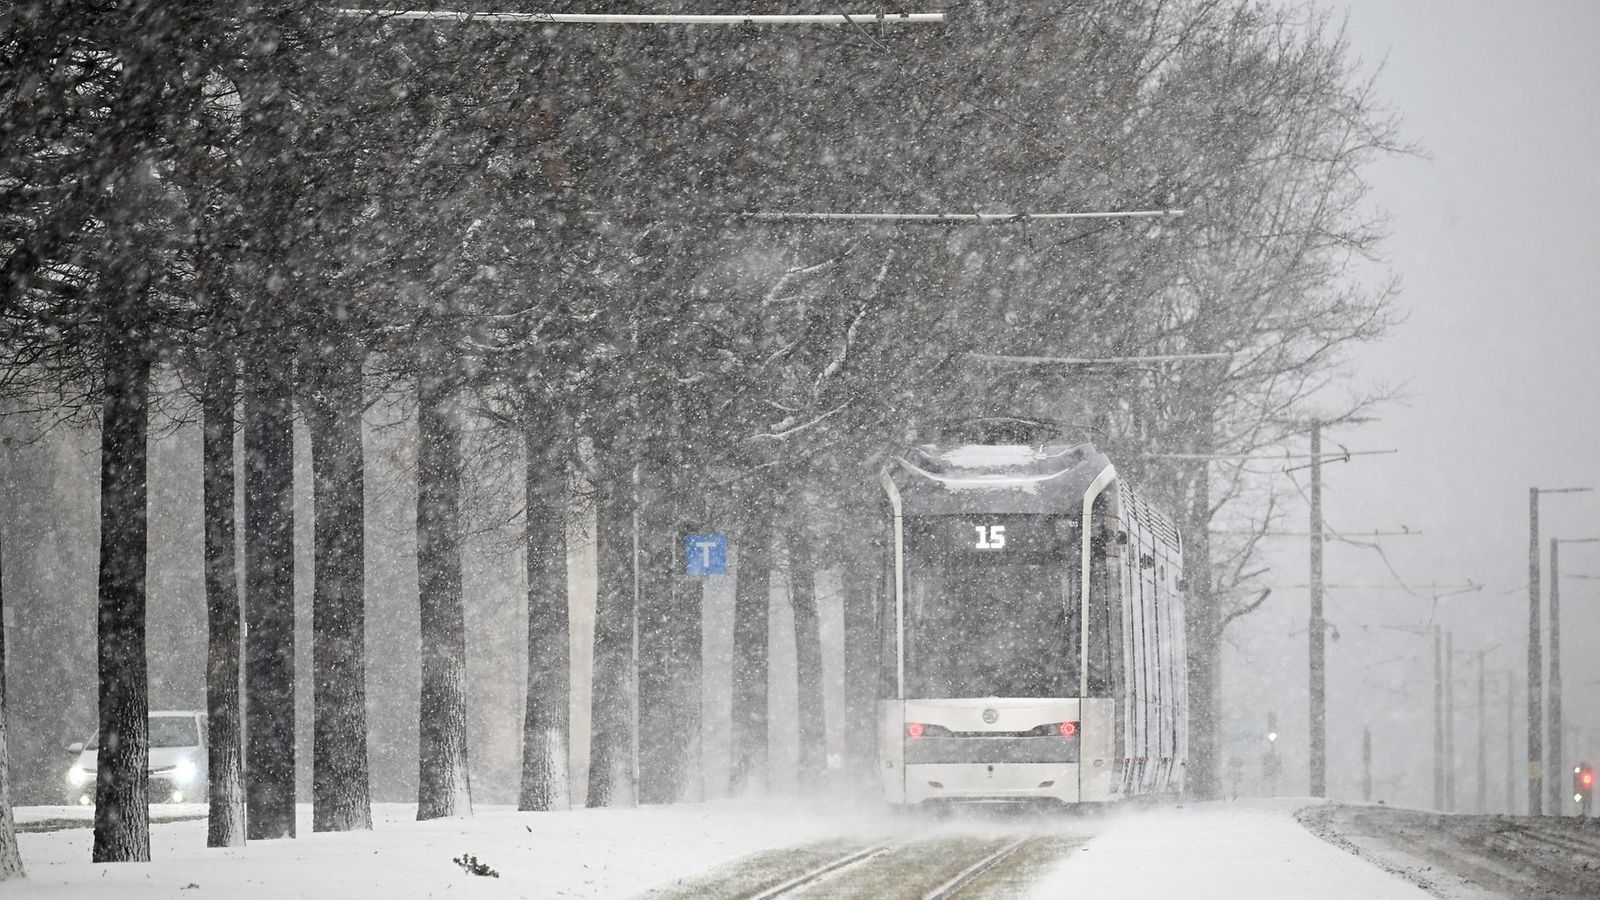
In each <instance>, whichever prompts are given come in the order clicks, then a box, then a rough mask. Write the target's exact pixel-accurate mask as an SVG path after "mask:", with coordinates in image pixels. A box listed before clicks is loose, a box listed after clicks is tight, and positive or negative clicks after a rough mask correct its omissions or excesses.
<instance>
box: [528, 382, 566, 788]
mask: <svg viewBox="0 0 1600 900" xmlns="http://www.w3.org/2000/svg"><path fill="white" fill-rule="evenodd" d="M524 428H525V433H524V443H525V445H526V448H525V449H526V453H527V456H526V493H527V510H526V512H525V514H524V515H525V517H526V520H525V524H524V528H525V541H526V545H527V566H528V686H527V705H526V707H525V709H524V714H523V715H524V717H523V722H522V789H521V792H520V796H519V798H518V801H517V808H518V809H522V810H557V809H566V808H568V807H569V806H570V805H571V802H572V799H571V785H570V782H569V780H568V772H567V754H568V747H569V740H568V735H569V733H570V727H569V723H568V692H569V690H570V686H571V672H570V665H571V655H572V651H571V637H570V633H569V628H568V624H567V528H566V525H567V509H566V482H567V473H566V455H565V452H564V451H565V450H566V449H567V441H566V439H565V436H564V434H563V433H562V430H561V427H560V425H559V424H558V423H556V422H553V421H549V420H544V421H540V420H538V419H537V418H536V417H535V416H534V415H532V414H531V413H530V415H529V421H528V422H527V423H526V424H525V425H524Z"/></svg>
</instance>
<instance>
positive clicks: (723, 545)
mask: <svg viewBox="0 0 1600 900" xmlns="http://www.w3.org/2000/svg"><path fill="white" fill-rule="evenodd" d="M683 562H684V572H685V574H688V575H726V574H728V536H727V535H725V534H691V535H686V536H685V537H684V539H683Z"/></svg>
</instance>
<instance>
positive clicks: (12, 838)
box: [0, 540, 26, 881]
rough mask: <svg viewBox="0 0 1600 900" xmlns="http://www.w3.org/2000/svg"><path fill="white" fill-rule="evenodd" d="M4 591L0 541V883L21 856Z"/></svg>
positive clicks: (15, 872) (17, 874) (15, 871)
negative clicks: (10, 752)
mask: <svg viewBox="0 0 1600 900" xmlns="http://www.w3.org/2000/svg"><path fill="white" fill-rule="evenodd" d="M5 622H6V589H5V542H4V541H3V540H0V881H9V880H10V879H13V878H21V877H22V876H23V875H24V874H26V873H25V872H24V870H23V868H22V853H21V852H20V851H19V850H18V849H17V827H16V823H15V822H13V821H12V819H11V763H10V757H9V756H7V754H6V626H5Z"/></svg>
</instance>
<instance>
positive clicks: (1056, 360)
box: [967, 352, 1239, 366]
mask: <svg viewBox="0 0 1600 900" xmlns="http://www.w3.org/2000/svg"><path fill="white" fill-rule="evenodd" d="M1238 355H1239V353H1238V352H1228V353H1169V354H1162V355H1155V356H1100V357H1088V356H1007V355H1005V354H998V353H969V354H967V358H969V359H975V360H978V361H979V362H992V363H1000V364H1003V365H1013V366H1137V365H1149V364H1152V363H1166V362H1189V361H1192V360H1206V359H1232V358H1233V357H1235V356H1238Z"/></svg>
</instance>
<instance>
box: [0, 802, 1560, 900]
mask: <svg viewBox="0 0 1600 900" xmlns="http://www.w3.org/2000/svg"><path fill="white" fill-rule="evenodd" d="M1312 805H1313V801H1306V800H1259V801H1242V802H1238V803H1196V804H1187V805H1184V806H1180V807H1176V808H1173V807H1155V808H1130V809H1125V810H1121V811H1118V812H1114V813H1108V814H1103V815H1088V816H1082V817H1079V816H1059V815H1057V816H1046V817H1026V816H1024V817H999V818H997V817H992V816H981V815H972V816H968V815H957V816H956V817H954V818H953V819H941V818H936V817H934V816H931V815H912V816H898V817H891V816H887V815H883V814H878V813H865V812H847V811H842V810H840V809H837V808H835V809H832V810H828V811H824V810H822V809H797V808H794V807H793V805H792V804H788V803H767V804H727V803H719V804H702V805H692V806H682V807H672V808H661V807H655V808H645V809H621V810H574V811H572V812H566V813H544V814H533V813H518V812H515V811H513V810H509V809H504V808H489V809H480V810H479V812H478V814H477V815H476V816H474V817H472V818H465V819H449V820H438V821H433V822H425V823H418V822H414V821H412V816H413V808H412V807H409V806H405V805H399V804H380V805H379V806H377V807H376V808H375V811H374V812H375V817H376V820H377V821H376V828H375V830H374V831H372V832H365V833H353V834H313V833H311V830H310V822H309V812H310V811H309V809H302V811H301V812H302V817H301V822H300V828H301V837H300V838H298V839H296V840H289V841H270V842H258V843H253V844H251V845H250V846H248V847H246V848H243V849H237V850H207V849H205V848H204V846H203V844H204V840H205V823H204V822H203V821H195V820H188V821H176V822H169V823H166V824H160V825H157V826H156V827H155V828H153V829H152V852H153V854H154V856H155V861H154V862H152V863H150V864H148V865H110V866H104V865H95V864H93V863H90V862H88V859H89V846H90V839H91V832H90V831H89V830H88V829H87V828H66V829H61V830H54V831H49V832H30V833H25V834H22V835H20V841H21V844H22V851H23V854H24V858H25V860H26V862H27V865H28V874H29V877H28V879H27V880H26V881H24V882H22V883H20V884H16V885H12V884H8V885H6V886H5V890H4V895H5V897H6V898H7V900H12V898H15V900H29V898H56V900H59V898H79V897H82V898H89V897H107V896H115V897H118V898H119V900H121V898H148V897H181V898H188V900H193V898H198V897H205V896H214V897H247V898H287V897H328V896H335V897H350V898H362V897H372V898H378V897H385V898H387V897H399V896H404V897H428V896H435V897H446V896H448V897H462V896H466V897H619V896H630V895H638V894H641V893H645V892H647V891H650V892H654V893H655V894H656V895H657V896H718V895H737V894H740V893H749V891H748V890H744V889H740V890H731V889H728V888H724V889H723V890H721V891H720V892H719V891H718V890H717V888H718V886H730V887H731V886H732V885H733V884H735V883H742V884H745V885H746V886H748V885H749V884H751V883H753V882H751V881H750V878H751V877H753V876H754V875H760V874H761V873H762V872H763V871H776V870H777V868H778V867H780V866H781V865H784V864H787V865H789V866H790V867H799V868H808V867H811V866H813V865H814V860H813V859H812V857H815V859H822V858H823V857H826V856H829V855H837V854H838V853H839V852H840V851H841V850H842V849H843V848H846V847H849V846H865V845H868V844H870V843H873V842H883V841H889V842H893V843H895V844H896V846H898V847H902V848H907V847H909V848H917V847H921V848H925V849H926V848H929V847H937V846H942V845H940V844H939V842H941V841H942V842H944V844H945V845H948V846H952V847H953V846H956V845H957V844H959V842H960V841H961V840H970V841H973V842H982V841H985V840H1001V839H1003V838H1004V837H1005V836H1014V835H1018V834H1024V835H1033V836H1035V837H1036V838H1037V840H1036V841H1035V843H1034V845H1033V847H1034V852H1032V855H1031V858H1030V859H1027V860H1024V861H1022V862H1020V863H1016V864H1012V865H1011V866H1010V868H1011V869H1012V871H1011V872H1009V873H997V874H996V875H995V876H991V877H990V878H989V880H988V881H987V882H984V883H974V884H973V885H972V888H973V890H969V891H967V892H964V893H963V894H962V896H968V895H971V894H980V895H985V896H1013V895H1018V894H1031V895H1032V896H1035V897H1040V898H1046V897H1048V898H1060V897H1073V896H1077V897H1102V896H1117V897H1130V898H1137V897H1183V898H1186V900H1206V898H1227V900H1252V898H1259V900H1283V898H1304V900H1345V898H1349V900H1390V898H1393V900H1423V898H1427V897H1428V896H1429V893H1428V892H1425V891H1424V890H1423V889H1422V888H1420V887H1418V886H1417V885H1416V884H1415V883H1413V882H1415V881H1416V880H1417V879H1416V878H1414V877H1410V876H1409V875H1408V873H1407V872H1406V871H1404V870H1403V869H1401V868H1399V867H1396V866H1394V865H1390V864H1387V863H1386V862H1385V859H1384V857H1383V855H1382V854H1380V853H1375V852H1373V851H1374V849H1379V850H1384V851H1385V852H1389V853H1391V854H1392V853H1393V852H1395V851H1396V849H1397V848H1398V849H1400V850H1403V849H1404V847H1405V845H1406V842H1407V839H1405V838H1404V837H1390V838H1389V839H1388V840H1389V843H1388V844H1387V845H1386V844H1383V842H1382V840H1381V839H1379V838H1377V837H1373V836H1372V835H1370V834H1369V835H1366V836H1364V837H1362V838H1361V841H1364V842H1365V847H1364V848H1361V849H1358V852H1355V853H1352V852H1347V850H1346V849H1341V846H1344V847H1351V846H1352V844H1351V842H1349V841H1341V842H1340V845H1339V846H1336V845H1335V844H1334V843H1329V842H1328V841H1324V840H1323V839H1322V838H1320V837H1318V836H1317V835H1316V834H1313V833H1312V832H1311V831H1309V830H1307V828H1306V827H1305V826H1304V825H1302V824H1301V823H1300V822H1298V821H1296V813H1297V812H1299V813H1301V814H1302V818H1305V819H1307V820H1308V821H1310V820H1316V821H1315V823H1314V826H1313V827H1317V828H1318V829H1319V831H1323V832H1327V831H1328V830H1329V829H1330V828H1335V829H1336V827H1337V824H1338V822H1339V821H1341V816H1342V815H1344V813H1343V812H1341V811H1348V810H1350V809H1358V810H1360V809H1366V808H1350V807H1331V806H1330V807H1325V808H1324V807H1319V808H1318V809H1315V810H1311V811H1309V812H1308V811H1307V807H1308V806H1312ZM1374 809H1375V808H1374ZM196 811H199V808H198V807H192V808H191V807H167V808H162V809H159V810H158V813H160V814H162V815H167V816H182V815H192V814H193V813H194V812H196ZM1380 812H1381V814H1382V815H1383V816H1388V815H1389V813H1390V811H1387V810H1382V811H1380ZM1393 812H1394V813H1397V814H1399V815H1402V816H1404V815H1412V814H1411V813H1409V812H1407V811H1393ZM17 813H18V819H19V821H20V822H21V823H24V824H30V823H42V822H48V823H51V824H52V825H54V826H56V827H59V826H60V824H62V823H61V820H62V819H70V818H77V819H79V820H80V821H83V820H85V819H86V817H87V815H88V811H87V810H82V809H74V808H68V807H45V808H22V809H19V810H17ZM1375 814H1378V813H1375ZM1451 818H1452V820H1454V819H1462V820H1463V821H1464V820H1465V819H1468V818H1472V817H1451ZM1330 822H1332V823H1334V824H1333V825H1332V826H1330V825H1329V823H1330ZM84 824H87V822H86V821H84ZM1368 830H1369V831H1370V830H1371V829H1368ZM1334 837H1335V839H1336V840H1337V839H1338V834H1335V835H1334ZM1046 850H1047V851H1048V852H1044V851H1046ZM463 854H471V855H473V856H475V857H477V858H478V859H479V860H480V861H481V862H483V863H485V864H487V865H489V866H491V867H492V868H494V869H495V870H497V871H498V872H499V874H500V877H498V878H489V877H482V876H474V875H469V874H467V873H466V872H464V871H463V870H462V869H461V867H460V866H458V865H457V864H455V863H454V862H452V858H453V857H457V856H461V855H463ZM807 854H810V856H807ZM914 857H915V854H914V853H912V854H911V855H910V856H908V857H907V858H908V859H909V858H914ZM929 857H930V854H929V853H927V852H924V853H923V860H924V862H923V863H919V864H918V865H927V864H928V862H927V861H928V859H929ZM885 859H888V857H885ZM1369 860H1374V861H1375V862H1376V863H1377V864H1375V863H1374V861H1369ZM866 868H869V867H863V868H862V870H861V871H858V872H857V873H856V875H855V876H854V877H855V878H856V881H855V883H856V884H865V883H868V882H865V881H863V877H864V876H865V875H870V874H872V873H871V872H868V871H865V870H866ZM879 868H880V869H882V868H883V866H882V865H880V866H879ZM752 873H753V874H752ZM889 874H890V875H891V876H892V871H890V872H889ZM1413 874H1414V873H1413ZM881 875H882V873H880V877H881ZM740 879H743V881H742V882H741V881H740ZM1408 879H1409V880H1408ZM898 881H900V879H897V878H893V877H890V878H889V883H891V884H894V883H897V882H898ZM907 883H908V884H909V882H907ZM850 884H851V882H850V881H849V879H848V878H847V879H845V880H844V881H843V882H839V883H835V884H834V885H833V887H834V888H835V890H829V891H815V892H814V893H818V894H826V895H829V896H835V895H839V896H843V895H856V896H874V897H876V896H882V894H880V893H879V892H877V891H874V890H867V889H865V888H860V887H847V886H848V885H850ZM1496 887H1498V885H1497V886H1496ZM1552 887H1554V886H1553V885H1552ZM840 891H842V892H843V893H840ZM890 893H894V892H890ZM1493 893H1495V892H1494V891H1490V892H1488V894H1487V895H1492V894H1493ZM1448 895H1449V896H1462V897H1465V896H1469V895H1470V894H1466V893H1450V894H1448ZM1484 895H1486V894H1478V895H1476V896H1484ZM1554 895H1555V896H1562V895H1563V893H1562V891H1561V890H1560V889H1559V887H1557V888H1556V889H1555V894H1554Z"/></svg>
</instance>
